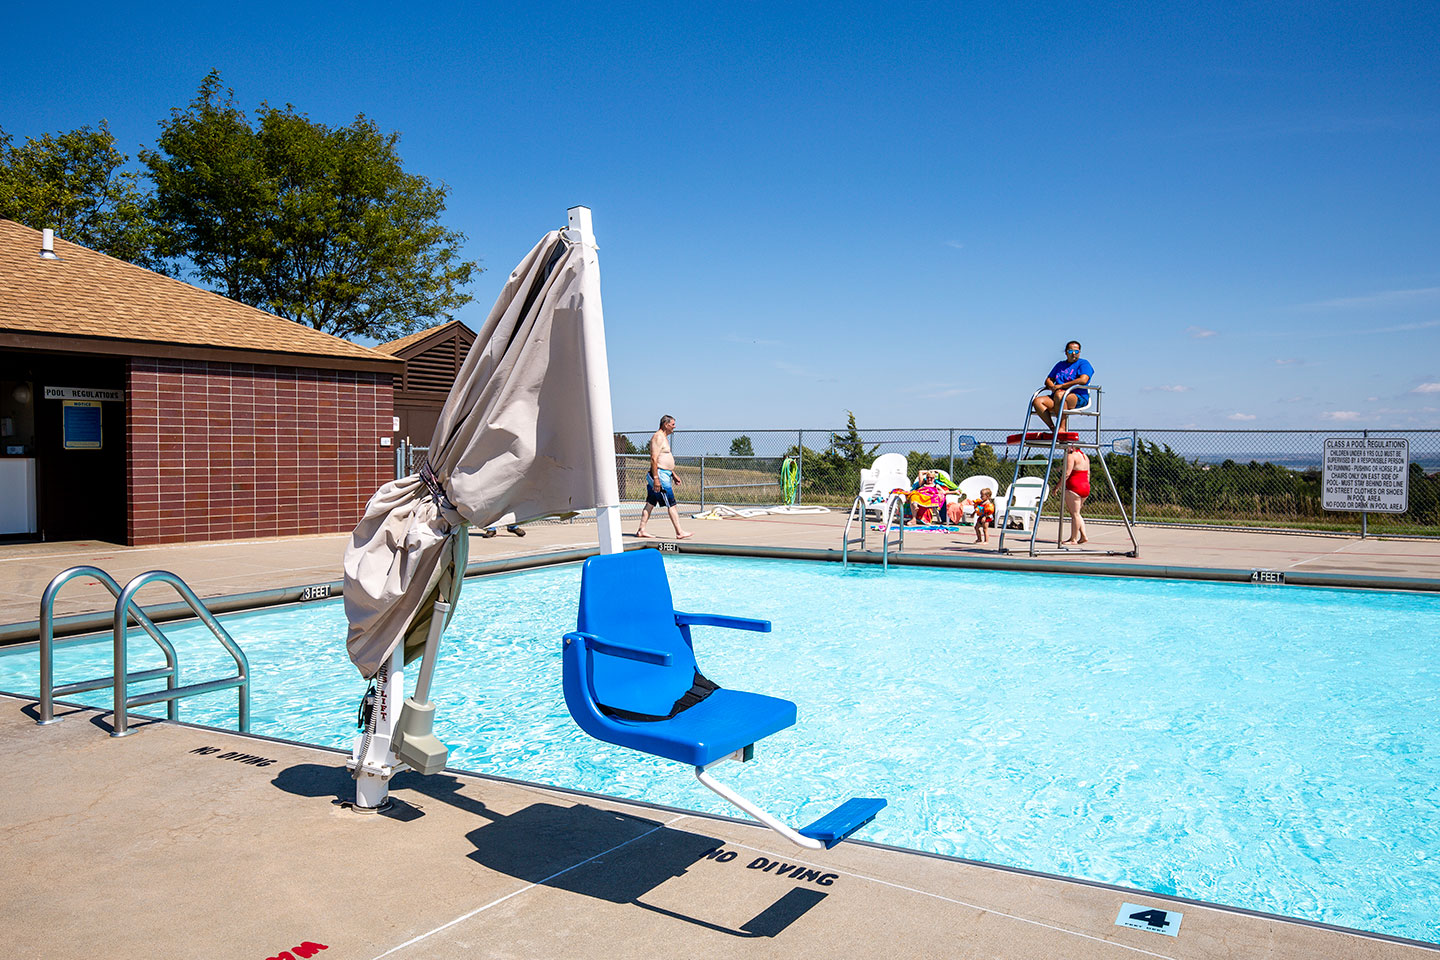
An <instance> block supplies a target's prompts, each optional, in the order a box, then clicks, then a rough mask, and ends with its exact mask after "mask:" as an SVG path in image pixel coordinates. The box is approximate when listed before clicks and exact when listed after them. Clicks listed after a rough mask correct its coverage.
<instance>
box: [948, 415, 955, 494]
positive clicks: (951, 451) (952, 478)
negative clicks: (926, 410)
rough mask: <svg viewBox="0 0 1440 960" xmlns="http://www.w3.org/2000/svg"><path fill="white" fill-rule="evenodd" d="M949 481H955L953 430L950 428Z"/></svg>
mask: <svg viewBox="0 0 1440 960" xmlns="http://www.w3.org/2000/svg"><path fill="white" fill-rule="evenodd" d="M949 473H950V479H951V481H952V482H953V481H954V479H955V428H954V427H951V428H950V470H949Z"/></svg>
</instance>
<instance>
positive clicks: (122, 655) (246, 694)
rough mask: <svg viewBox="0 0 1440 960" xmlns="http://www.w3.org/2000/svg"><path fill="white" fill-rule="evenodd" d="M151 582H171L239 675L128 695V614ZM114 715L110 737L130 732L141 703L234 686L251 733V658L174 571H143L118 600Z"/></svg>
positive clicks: (242, 721) (243, 727) (244, 728)
mask: <svg viewBox="0 0 1440 960" xmlns="http://www.w3.org/2000/svg"><path fill="white" fill-rule="evenodd" d="M151 583H168V584H170V586H172V587H174V588H175V592H176V593H178V594H180V598H181V599H182V600H184V601H185V603H186V605H187V606H189V607H190V610H191V612H192V613H194V614H195V616H197V617H199V618H200V621H201V622H202V623H204V624H205V626H206V627H208V628H210V632H211V633H212V634H213V635H214V636H215V639H217V640H219V641H220V644H221V646H223V647H224V648H225V650H226V652H228V653H229V654H230V656H231V657H232V658H233V659H234V661H235V668H236V671H237V673H236V675H235V676H233V677H225V678H223V679H220V680H208V681H205V682H203V683H192V684H189V685H188V686H182V687H173V688H171V689H167V690H164V691H160V690H156V691H153V692H151V693H142V694H137V695H136V696H134V697H128V696H126V690H125V684H122V683H121V682H120V677H121V675H122V674H123V673H124V671H125V670H126V655H127V650H126V644H127V642H128V634H129V630H128V629H127V628H128V625H129V624H128V620H129V614H130V613H131V612H132V610H131V608H132V607H134V612H139V610H140V608H139V607H138V606H135V594H136V593H137V592H138V591H139V590H140V588H141V587H144V586H146V585H148V584H151ZM114 635H115V715H114V719H113V723H112V728H113V729H112V730H111V731H110V736H112V737H123V736H127V735H128V734H129V733H130V732H131V731H130V718H129V714H128V713H127V710H128V708H130V707H136V706H141V705H143V704H147V703H158V702H160V701H161V700H165V701H168V702H169V703H172V704H173V703H175V701H176V700H177V699H178V698H180V697H188V696H193V695H196V694H201V693H212V692H214V691H216V690H226V689H229V688H231V687H234V688H235V690H236V695H237V697H238V699H239V710H238V712H239V730H240V732H241V733H249V732H250V661H249V660H248V659H247V658H246V656H245V651H243V650H241V649H240V647H239V645H238V644H236V642H235V641H234V640H233V639H232V638H231V637H230V634H228V633H226V632H225V628H224V627H222V626H220V621H218V620H216V619H215V616H214V615H213V614H212V613H211V612H210V611H209V610H208V609H207V608H206V606H205V604H204V603H202V602H201V601H200V598H199V597H197V596H196V595H195V591H193V590H191V589H190V586H189V584H187V583H186V582H185V581H184V580H181V579H180V578H179V577H177V576H176V575H175V574H173V573H170V572H169V571H166V570H151V571H149V572H147V573H142V574H140V575H139V576H137V577H135V578H134V579H132V580H131V581H130V582H129V583H127V584H126V585H125V589H124V590H123V591H121V593H120V596H119V598H118V599H117V600H116V601H115V627H114Z"/></svg>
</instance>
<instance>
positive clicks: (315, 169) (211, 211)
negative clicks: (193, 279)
mask: <svg viewBox="0 0 1440 960" xmlns="http://www.w3.org/2000/svg"><path fill="white" fill-rule="evenodd" d="M160 126H161V131H160V136H159V138H158V140H157V141H156V149H155V150H152V151H146V152H144V153H143V154H142V159H143V160H144V161H145V164H146V166H147V167H149V170H150V175H151V177H152V179H153V180H154V182H155V209H156V217H157V219H158V221H159V222H160V224H161V225H162V226H163V227H164V229H165V231H166V240H167V247H166V249H167V252H169V253H170V254H172V255H173V256H175V257H177V258H183V259H184V260H185V261H186V262H188V263H189V265H190V266H191V268H192V269H193V271H194V273H195V275H196V276H197V277H198V278H199V279H200V280H202V281H205V282H208V283H211V284H214V285H215V286H216V289H217V290H218V291H219V292H220V293H223V294H225V295H226V296H228V297H231V298H233V299H236V300H240V301H242V302H244V303H249V304H251V305H253V306H256V307H260V308H261V309H264V310H268V311H270V312H272V313H276V314H278V315H280V316H282V317H287V318H289V319H291V320H295V321H297V322H300V323H305V324H308V325H310V326H313V327H314V328H315V329H317V330H324V331H326V332H328V333H333V334H336V335H338V336H342V337H353V336H369V337H374V338H375V339H377V340H390V339H394V338H396V337H400V336H403V335H405V334H407V333H410V332H413V331H414V330H416V329H419V328H421V327H423V326H429V325H431V324H433V323H435V322H437V321H439V320H443V319H449V318H450V317H451V315H452V314H453V312H454V311H455V310H456V309H457V308H459V307H460V306H462V305H464V304H465V303H468V302H469V301H470V299H471V298H470V296H469V295H468V294H466V293H464V292H463V288H464V287H465V286H466V284H468V283H469V282H470V280H471V279H472V277H473V276H474V275H475V274H477V273H479V272H480V268H479V267H477V266H476V264H475V263H474V262H471V261H465V260H462V259H461V258H460V256H459V253H458V248H459V246H460V244H462V243H463V242H464V240H465V237H464V235H463V234H460V233H456V232H454V231H451V230H448V229H446V228H445V227H444V226H443V225H442V224H441V223H440V215H441V214H442V213H443V212H444V210H445V198H446V193H447V189H446V187H445V186H444V185H443V184H440V185H436V184H433V183H431V182H430V181H429V180H428V179H426V178H425V177H422V176H418V175H416V174H411V173H406V172H405V170H404V168H403V166H402V165H401V161H400V155H399V153H398V151H397V149H396V148H397V146H398V143H399V135H398V134H394V133H389V134H386V133H382V132H381V131H380V129H379V128H378V127H377V126H376V125H375V123H374V122H373V121H371V120H369V119H367V118H366V117H364V116H363V115H362V116H357V117H356V118H355V120H354V122H353V123H351V124H349V125H348V126H343V127H329V126H326V125H325V124H322V123H317V122H315V121H313V120H310V119H309V118H308V117H306V116H305V115H304V114H301V113H298V112H297V111H296V110H295V108H294V107H293V106H291V105H289V104H286V106H285V108H284V109H279V108H276V107H271V106H269V105H268V104H263V103H262V104H261V106H260V108H259V109H257V110H256V111H255V122H254V123H253V124H252V123H251V121H250V119H249V118H248V117H247V116H246V115H245V113H244V112H243V111H242V110H241V109H240V108H239V107H238V106H237V105H236V103H235V100H234V94H233V93H232V92H231V91H229V90H225V91H224V92H223V94H222V91H221V81H220V76H219V74H218V73H216V72H211V73H210V74H209V75H208V76H206V77H205V79H204V81H203V82H202V83H201V84H200V90H199V92H198V94H197V95H196V97H195V100H194V101H193V102H191V104H190V106H189V107H188V108H186V109H184V110H181V109H175V110H173V111H171V115H170V118H169V120H166V121H162V123H161V125H160Z"/></svg>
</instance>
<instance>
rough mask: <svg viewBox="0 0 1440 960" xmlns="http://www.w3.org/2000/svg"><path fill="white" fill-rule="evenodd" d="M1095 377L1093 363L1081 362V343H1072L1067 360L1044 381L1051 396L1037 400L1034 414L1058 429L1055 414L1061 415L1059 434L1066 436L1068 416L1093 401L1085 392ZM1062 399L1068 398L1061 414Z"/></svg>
mask: <svg viewBox="0 0 1440 960" xmlns="http://www.w3.org/2000/svg"><path fill="white" fill-rule="evenodd" d="M1093 376H1095V368H1094V367H1092V366H1090V361H1089V360H1082V359H1080V341H1079V340H1071V341H1070V342H1069V343H1067V344H1065V359H1064V360H1061V361H1060V362H1059V363H1057V364H1055V366H1053V367H1051V368H1050V375H1049V376H1048V377H1046V378H1045V386H1046V387H1048V388H1049V389H1050V393H1049V395H1046V394H1043V393H1042V394H1040V395H1039V396H1038V397H1036V398H1035V412H1036V413H1038V414H1039V415H1040V419H1041V420H1044V421H1045V426H1047V427H1049V428H1050V429H1051V430H1054V429H1055V414H1056V412H1057V411H1059V412H1060V430H1061V432H1064V430H1065V414H1066V412H1068V411H1070V410H1073V409H1075V407H1077V406H1078V405H1080V404H1082V403H1084V402H1085V401H1087V400H1089V399H1090V391H1089V390H1086V389H1085V384H1087V383H1089V382H1090V378H1091V377H1093ZM1069 387H1074V388H1075V389H1073V390H1071V391H1070V393H1068V394H1066V393H1065V390H1066V388H1069ZM1062 396H1063V397H1064V398H1065V409H1064V410H1060V398H1061V397H1062Z"/></svg>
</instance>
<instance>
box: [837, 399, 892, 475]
mask: <svg viewBox="0 0 1440 960" xmlns="http://www.w3.org/2000/svg"><path fill="white" fill-rule="evenodd" d="M845 413H846V414H847V419H846V421H845V424H846V427H845V432H844V433H832V434H830V449H831V450H833V451H834V452H835V454H836V456H838V457H839V458H840V459H841V460H843V461H844V462H845V463H847V464H849V465H850V466H852V467H856V468H859V467H867V466H869V465H870V463H871V461H873V460H874V459H875V453H876V451H878V450H879V449H880V445H879V444H876V445H875V446H873V447H871V448H870V449H869V450H866V449H865V441H864V440H862V439H861V437H860V431H859V429H858V428H857V427H856V426H855V412H854V411H853V410H846V411H845Z"/></svg>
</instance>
